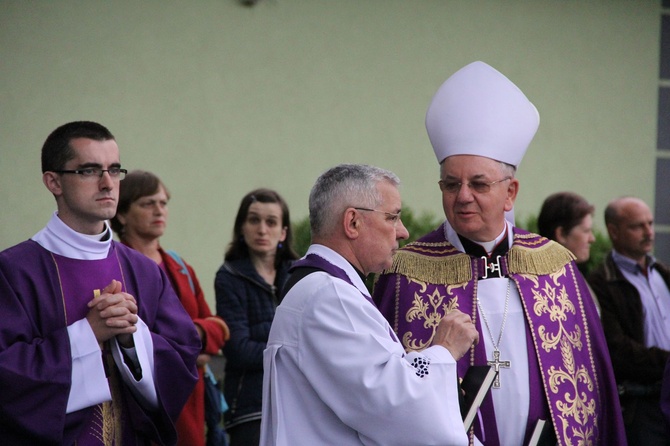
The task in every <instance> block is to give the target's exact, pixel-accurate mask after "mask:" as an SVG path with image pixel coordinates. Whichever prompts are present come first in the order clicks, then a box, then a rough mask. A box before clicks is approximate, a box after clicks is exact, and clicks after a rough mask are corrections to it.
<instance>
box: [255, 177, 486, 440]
mask: <svg viewBox="0 0 670 446" xmlns="http://www.w3.org/2000/svg"><path fill="white" fill-rule="evenodd" d="M398 185H399V180H398V177H397V176H396V175H395V174H393V173H392V172H389V171H387V170H384V169H380V168H377V167H373V166H366V165H358V164H342V165H339V166H336V167H334V168H332V169H329V170H328V171H326V172H325V173H323V174H322V175H321V176H320V177H319V178H318V179H317V181H316V184H315V185H314V187H313V188H312V191H311V193H310V196H309V218H310V228H311V231H312V245H311V246H310V247H309V250H308V251H307V255H306V256H305V257H304V258H303V259H301V260H298V261H297V262H296V263H294V265H293V267H292V275H291V278H290V279H289V281H288V282H287V284H286V285H285V288H284V292H285V293H286V295H285V297H284V298H283V300H282V302H281V304H280V305H279V306H278V307H277V312H276V314H275V317H274V320H273V322H272V327H271V329H270V336H269V339H268V342H267V348H266V350H265V352H264V362H263V366H264V377H263V378H264V381H263V416H262V422H261V426H262V427H261V444H262V445H264V446H265V445H279V446H289V445H290V446H296V445H297V446H300V445H305V446H312V445H383V446H393V445H398V446H407V445H428V444H434V445H466V444H467V443H468V440H467V437H466V433H465V428H464V427H463V422H462V420H461V413H460V409H459V395H458V385H457V378H456V361H457V360H458V359H459V358H461V357H462V356H463V354H465V353H466V352H467V351H468V350H469V348H470V346H471V345H472V344H473V343H476V342H478V338H479V335H478V333H477V331H476V330H475V328H474V324H473V323H472V319H471V318H470V316H468V315H467V314H463V313H461V312H460V311H458V310H454V311H452V312H451V313H450V314H448V315H446V316H445V317H444V318H442V320H441V321H440V322H439V323H438V324H437V327H436V334H435V336H434V337H433V339H432V341H431V345H430V346H427V348H426V349H425V350H423V351H422V352H420V353H417V352H414V353H410V354H406V353H405V351H404V350H403V348H402V345H401V343H400V340H399V339H398V338H397V337H396V336H395V334H394V333H393V331H392V330H391V327H390V326H389V324H388V322H386V320H385V319H384V317H383V316H382V315H381V313H380V312H379V310H377V308H376V307H375V305H374V303H373V302H372V299H371V298H370V293H369V292H368V290H367V288H366V286H365V281H364V279H365V276H366V275H368V274H370V273H373V272H380V271H381V270H383V269H384V268H388V267H389V266H391V261H392V257H393V253H394V252H395V251H396V249H397V248H398V241H399V240H402V239H406V238H407V237H408V236H409V234H408V232H407V229H406V228H405V226H404V225H403V224H402V221H401V219H400V210H401V201H400V192H399V191H398Z"/></svg>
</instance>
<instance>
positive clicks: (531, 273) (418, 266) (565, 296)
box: [373, 226, 626, 446]
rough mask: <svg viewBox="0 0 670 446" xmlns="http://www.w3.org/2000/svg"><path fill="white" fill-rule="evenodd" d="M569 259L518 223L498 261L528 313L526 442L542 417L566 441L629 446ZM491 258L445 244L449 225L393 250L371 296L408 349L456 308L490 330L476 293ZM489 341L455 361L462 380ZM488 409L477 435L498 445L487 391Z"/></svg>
mask: <svg viewBox="0 0 670 446" xmlns="http://www.w3.org/2000/svg"><path fill="white" fill-rule="evenodd" d="M572 258H573V257H572V255H571V254H570V253H569V252H568V251H567V250H566V249H564V248H563V247H562V246H560V245H558V244H557V243H554V242H551V241H549V240H547V239H545V238H543V237H540V236H538V235H535V234H530V233H528V232H526V231H523V230H521V229H518V228H514V240H513V243H512V247H511V249H510V250H509V251H508V252H507V254H506V255H505V256H504V257H501V264H500V266H501V270H502V271H501V272H502V273H503V275H504V273H507V274H508V275H509V278H510V279H511V280H512V281H513V283H514V284H515V285H516V287H517V289H518V291H519V294H520V296H521V301H522V302H521V303H522V307H523V309H524V314H525V316H526V324H525V325H526V327H525V328H526V344H527V346H528V361H529V363H528V369H529V370H528V372H529V389H528V390H529V396H530V401H529V402H530V406H529V413H528V419H527V427H526V435H525V438H526V439H525V441H524V444H525V443H526V442H527V441H528V439H529V436H530V434H531V433H532V429H533V428H534V426H535V424H536V423H537V421H538V420H539V419H551V420H552V422H553V425H554V430H555V431H556V435H557V438H558V444H560V445H567V444H573V445H574V444H594V445H614V444H616V445H621V444H625V443H626V440H625V434H624V432H623V422H622V420H621V411H620V406H619V399H618V395H617V392H616V384H615V381H614V376H613V373H612V370H611V365H610V364H611V363H610V359H609V353H608V351H607V346H606V344H605V341H604V336H603V333H602V328H601V325H600V321H599V319H598V316H597V312H596V309H595V306H594V304H593V300H592V299H591V297H590V295H589V291H588V288H587V286H586V283H585V282H584V279H583V277H582V276H581V274H580V273H579V272H578V271H577V268H576V265H575V263H574V261H573V260H572ZM485 263H486V262H482V261H481V259H480V258H478V257H471V256H469V255H467V254H465V253H463V252H460V251H459V250H458V249H456V248H455V247H454V246H453V245H452V244H451V243H449V242H448V241H447V240H445V238H444V230H443V227H442V226H441V227H440V228H438V229H437V230H436V231H434V232H432V233H430V234H428V235H426V236H424V237H422V238H421V239H419V240H417V241H416V242H413V243H410V244H408V245H406V246H405V247H404V248H402V249H401V250H399V251H398V252H397V253H396V256H395V257H394V263H393V266H392V267H391V268H389V270H387V271H385V272H384V273H382V275H381V276H380V277H379V279H378V281H377V282H376V284H375V289H374V293H373V298H374V301H375V303H377V305H378V308H379V309H380V311H381V312H382V313H383V314H384V316H385V317H386V319H387V320H388V321H389V323H390V324H391V327H392V328H393V329H394V331H395V332H396V334H397V335H398V337H399V338H400V339H401V340H402V344H403V346H404V347H405V349H406V350H407V351H420V350H422V349H424V348H426V347H428V346H429V345H430V342H431V340H432V338H433V335H434V332H435V329H436V327H437V324H438V322H439V321H440V319H441V318H442V317H443V316H444V315H445V314H446V313H447V312H449V311H450V310H451V309H458V310H460V311H462V312H464V313H466V314H470V315H471V316H472V318H473V320H474V321H475V323H476V326H477V329H478V331H479V332H480V334H481V333H484V331H483V330H482V328H483V327H482V326H481V323H480V318H479V317H478V315H477V305H476V304H475V297H476V295H477V283H478V280H477V278H479V277H484V276H485V275H486V273H487V272H486V271H485V270H483V269H482V268H483V265H484V264H485ZM484 344H485V343H484V342H480V343H479V344H478V345H477V346H473V348H471V350H470V354H469V355H468V354H466V355H465V356H463V358H461V359H460V360H459V361H458V373H459V376H461V377H462V376H464V374H465V372H466V371H467V369H468V368H469V367H470V366H471V365H482V364H486V362H487V358H488V357H489V356H490V354H489V355H487V352H486V351H485V346H484ZM481 414H482V418H483V420H482V422H483V423H482V424H483V427H484V431H485V432H482V431H481V427H480V426H479V425H478V424H477V423H475V427H474V428H473V429H474V433H475V434H476V435H477V437H478V438H479V439H480V440H481V441H482V442H483V443H484V444H485V445H486V446H491V445H493V446H499V444H500V443H499V440H498V429H497V424H496V419H495V417H496V414H495V413H494V406H493V398H492V396H491V394H490V393H489V395H487V397H486V399H485V401H484V403H483V405H482V407H481ZM498 415H499V416H500V417H501V418H503V414H498ZM510 422H513V421H510ZM472 433H473V431H471V435H472Z"/></svg>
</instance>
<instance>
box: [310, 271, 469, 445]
mask: <svg viewBox="0 0 670 446" xmlns="http://www.w3.org/2000/svg"><path fill="white" fill-rule="evenodd" d="M321 283H322V284H323V287H322V288H321V289H319V290H314V291H313V292H314V293H315V294H316V295H317V296H318V298H315V299H311V300H310V303H309V305H308V307H307V308H306V309H305V313H304V314H303V318H302V324H303V327H302V329H301V330H300V332H301V334H302V336H303V339H302V340H301V343H302V345H303V347H304V349H301V353H300V357H299V358H298V360H299V363H300V368H301V369H302V370H303V371H304V373H305V376H306V378H307V380H308V381H310V382H311V383H312V385H313V388H314V389H315V390H316V392H317V393H318V394H319V397H320V398H321V399H322V401H324V403H325V404H327V405H328V406H329V407H330V408H331V410H333V412H335V414H336V415H337V416H338V417H339V418H340V419H341V420H342V421H343V422H344V423H345V424H347V425H348V426H350V427H351V428H352V429H355V430H356V431H357V432H358V434H359V438H360V440H361V441H362V442H363V444H367V445H385V446H391V445H408V444H449V445H466V444H468V439H467V435H466V432H465V429H464V427H463V422H462V419H461V413H460V408H459V404H458V384H457V383H458V381H457V374H456V362H455V361H454V359H453V357H452V356H451V354H450V353H449V351H448V350H446V349H445V348H443V347H440V346H435V347H430V348H428V349H426V350H424V351H423V352H421V353H415V354H412V355H410V356H407V357H406V356H405V354H404V350H403V348H402V346H401V345H400V344H399V343H398V342H396V341H395V340H394V338H392V337H391V334H390V326H389V325H388V323H387V322H386V320H385V319H384V318H383V316H382V315H381V313H379V311H378V310H377V308H376V307H374V305H372V304H371V303H370V302H369V301H367V300H366V299H365V298H364V297H363V296H362V295H361V293H360V292H359V291H358V290H357V289H356V288H354V287H352V286H349V285H348V284H346V283H345V282H342V281H339V280H329V281H325V282H321ZM417 358H423V363H424V364H425V363H426V362H428V363H429V364H427V366H426V367H425V369H424V370H423V372H420V371H419V370H417V368H415V367H414V366H412V364H410V362H409V361H408V359H409V360H410V361H414V359H417ZM420 375H421V376H420Z"/></svg>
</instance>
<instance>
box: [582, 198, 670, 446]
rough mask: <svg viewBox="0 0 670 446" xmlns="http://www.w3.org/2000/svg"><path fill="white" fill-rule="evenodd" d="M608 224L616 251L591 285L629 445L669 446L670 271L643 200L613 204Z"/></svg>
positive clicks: (592, 277)
mask: <svg viewBox="0 0 670 446" xmlns="http://www.w3.org/2000/svg"><path fill="white" fill-rule="evenodd" d="M605 224H606V226H607V232H608V233H609V237H610V240H611V241H612V247H613V249H612V251H611V252H610V253H609V254H608V255H607V258H606V259H605V261H604V263H603V264H602V265H600V267H598V268H597V269H596V270H595V271H594V272H593V273H592V274H591V276H590V277H589V283H590V284H591V287H592V288H593V290H594V291H595V293H596V295H597V296H598V299H599V301H600V304H601V307H602V322H603V328H604V331H605V337H606V339H607V344H608V347H609V350H610V356H611V357H612V365H613V367H614V374H615V376H616V379H617V383H618V385H619V394H620V397H621V406H622V410H623V412H624V424H625V427H626V436H627V437H628V443H629V444H640V445H641V444H644V445H670V438H668V435H667V433H666V432H665V430H664V424H663V417H662V414H661V410H660V404H659V401H660V388H661V380H662V377H663V370H664V367H665V364H666V361H667V360H668V357H669V356H670V291H669V288H670V270H669V269H668V267H666V266H665V265H662V264H661V263H659V262H658V261H656V259H655V258H654V257H653V256H652V255H650V252H651V250H652V248H653V245H654V220H653V216H652V214H651V210H650V209H649V206H647V204H646V203H644V202H643V201H642V200H640V199H638V198H633V197H623V198H618V199H615V200H613V201H612V202H610V204H609V205H608V206H607V208H606V209H605Z"/></svg>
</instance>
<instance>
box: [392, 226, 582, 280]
mask: <svg viewBox="0 0 670 446" xmlns="http://www.w3.org/2000/svg"><path fill="white" fill-rule="evenodd" d="M537 245H541V246H537ZM408 246H410V245H408ZM410 247H411V248H412V249H402V250H400V251H397V252H396V254H395V256H394V257H393V265H391V267H390V268H388V269H387V270H385V271H384V272H383V273H382V274H393V273H397V274H402V275H405V276H407V277H409V278H411V279H415V280H418V281H421V282H428V283H434V284H444V285H453V284H459V283H464V282H469V281H470V280H472V277H473V274H472V264H471V262H470V256H468V255H467V254H464V253H460V252H459V253H458V254H454V255H449V256H447V257H444V256H436V254H445V253H447V252H454V251H455V249H448V248H449V247H451V245H449V244H447V245H445V246H444V248H447V249H441V250H440V252H438V251H437V250H436V249H435V248H437V246H433V247H432V248H433V249H421V248H420V247H419V246H416V245H414V244H412V245H411V246H410ZM452 248H453V247H452ZM420 251H425V252H426V253H430V254H433V255H426V254H424V253H422V252H420ZM574 259H575V256H574V255H573V254H572V253H571V252H570V251H569V250H568V249H566V248H565V247H563V246H562V245H560V244H558V243H556V242H554V241H547V240H546V239H544V238H542V237H538V236H537V235H534V234H530V235H529V236H521V237H518V238H517V239H516V240H515V243H514V244H513V245H512V248H511V249H510V250H509V252H508V255H507V261H508V264H507V267H508V270H509V272H510V273H512V274H533V275H543V274H551V273H554V272H556V271H558V270H559V269H561V268H562V267H564V266H565V265H567V264H568V263H570V262H571V261H572V260H574Z"/></svg>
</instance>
